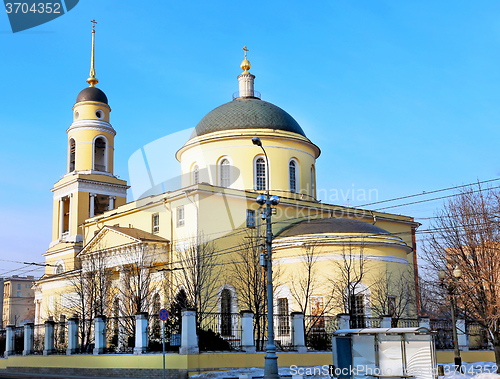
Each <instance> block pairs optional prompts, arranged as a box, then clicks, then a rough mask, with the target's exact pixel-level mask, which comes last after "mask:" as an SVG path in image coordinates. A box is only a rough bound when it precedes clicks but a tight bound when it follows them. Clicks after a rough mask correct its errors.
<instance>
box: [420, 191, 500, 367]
mask: <svg viewBox="0 0 500 379" xmlns="http://www.w3.org/2000/svg"><path fill="white" fill-rule="evenodd" d="M499 215H500V194H499V192H498V191H496V190H493V189H483V188H481V186H480V185H478V187H477V189H476V187H471V188H464V189H462V190H461V191H460V193H459V194H458V195H457V196H456V197H453V198H451V199H450V200H449V201H448V202H447V203H445V205H444V207H443V209H442V210H441V211H440V212H439V213H438V214H437V216H436V218H435V221H434V222H433V223H432V229H433V233H432V234H430V236H429V238H428V239H427V241H426V244H425V247H424V255H425V260H426V262H427V263H428V269H429V271H430V272H431V273H434V276H435V277H436V276H437V271H439V270H444V271H445V272H447V273H448V275H447V277H448V278H449V279H450V280H445V281H444V282H443V284H445V285H447V286H448V291H449V292H450V293H451V294H452V295H451V296H453V295H456V294H458V293H459V294H460V296H456V300H457V301H456V306H457V308H458V312H459V313H461V314H463V315H465V316H466V317H468V318H471V319H473V320H475V321H476V322H478V323H479V324H480V325H481V326H483V327H484V328H486V329H487V330H488V332H489V340H490V342H491V343H492V344H493V347H494V351H495V360H496V363H497V365H498V366H499V367H500V287H499V284H500V229H499V226H498V221H499ZM456 266H458V267H459V268H460V269H461V270H462V273H463V275H462V277H461V278H460V279H458V280H457V279H456V278H454V276H453V275H452V274H451V272H452V271H453V270H454V267H456ZM450 274H451V275H450ZM449 300H452V299H451V298H450V299H449ZM499 372H500V371H499Z"/></svg>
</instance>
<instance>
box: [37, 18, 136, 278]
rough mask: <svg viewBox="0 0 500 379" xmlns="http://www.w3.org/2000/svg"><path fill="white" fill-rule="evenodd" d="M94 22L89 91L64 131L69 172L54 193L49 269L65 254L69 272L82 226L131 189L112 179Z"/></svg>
mask: <svg viewBox="0 0 500 379" xmlns="http://www.w3.org/2000/svg"><path fill="white" fill-rule="evenodd" d="M91 22H92V23H93V27H92V51H91V68H90V77H89V78H88V79H87V82H88V83H89V85H90V86H89V87H87V88H85V89H83V90H82V91H81V92H80V93H79V94H78V96H77V98H76V103H75V105H74V106H73V122H72V123H71V125H70V127H69V128H68V129H67V131H66V132H67V134H68V158H67V172H66V174H65V175H64V176H63V177H62V179H61V180H59V181H58V182H57V183H56V184H55V185H54V188H53V189H52V192H53V193H54V208H53V224H52V242H51V244H50V248H49V250H48V251H47V253H46V257H47V263H50V257H51V256H52V255H54V254H57V255H58V256H61V253H63V254H64V253H67V254H68V256H67V257H66V258H65V262H68V264H67V266H66V267H65V270H71V269H73V268H74V266H75V261H74V257H75V256H76V254H77V253H78V252H79V251H80V250H81V248H82V241H83V235H82V227H81V225H82V224H83V223H84V222H85V220H87V219H88V218H92V217H96V216H99V215H100V214H102V213H104V212H106V211H110V210H113V209H115V208H116V207H118V206H120V205H123V204H125V203H126V197H127V188H128V186H127V182H126V181H124V180H120V179H118V178H117V177H116V176H115V175H114V173H113V156H114V145H115V144H114V138H115V135H116V131H115V130H114V128H113V127H112V126H111V124H110V122H109V114H110V112H111V108H110V106H109V104H108V98H107V96H106V94H105V93H104V92H103V91H102V90H100V89H99V88H97V87H96V86H95V85H96V84H97V83H98V82H99V81H98V80H97V78H96V75H95V67H94V57H95V24H96V22H95V20H92V21H91ZM47 267H49V268H48V269H47V270H50V266H47ZM47 273H49V272H47Z"/></svg>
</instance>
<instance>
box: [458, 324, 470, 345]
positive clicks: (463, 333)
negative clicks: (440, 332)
mask: <svg viewBox="0 0 500 379" xmlns="http://www.w3.org/2000/svg"><path fill="white" fill-rule="evenodd" d="M467 337H468V336H467V329H466V325H465V320H463V319H458V320H457V339H458V348H459V349H460V351H469V341H468V338H467Z"/></svg>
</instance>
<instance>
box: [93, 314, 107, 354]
mask: <svg viewBox="0 0 500 379" xmlns="http://www.w3.org/2000/svg"><path fill="white" fill-rule="evenodd" d="M94 332H95V337H94V342H95V346H94V355H98V354H103V353H104V351H105V350H106V316H104V315H100V316H96V317H95V319H94Z"/></svg>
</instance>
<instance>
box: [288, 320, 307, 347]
mask: <svg viewBox="0 0 500 379" xmlns="http://www.w3.org/2000/svg"><path fill="white" fill-rule="evenodd" d="M292 333H293V345H294V346H295V348H296V349H297V352H299V353H307V347H306V337H305V330H304V315H303V314H302V313H300V312H292Z"/></svg>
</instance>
